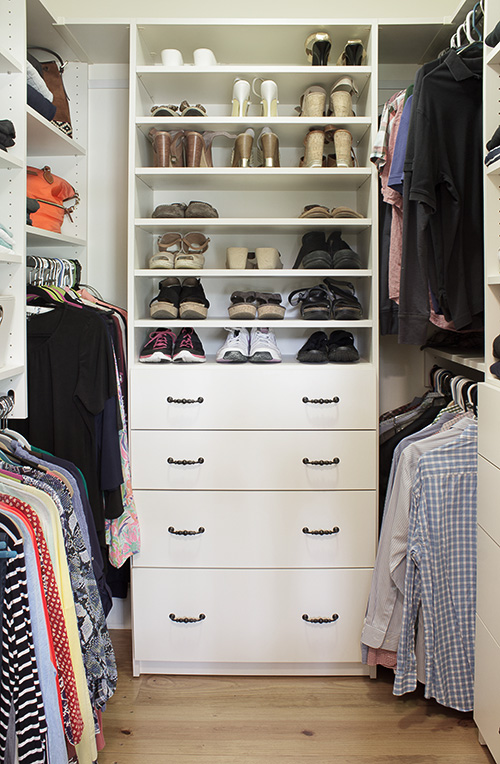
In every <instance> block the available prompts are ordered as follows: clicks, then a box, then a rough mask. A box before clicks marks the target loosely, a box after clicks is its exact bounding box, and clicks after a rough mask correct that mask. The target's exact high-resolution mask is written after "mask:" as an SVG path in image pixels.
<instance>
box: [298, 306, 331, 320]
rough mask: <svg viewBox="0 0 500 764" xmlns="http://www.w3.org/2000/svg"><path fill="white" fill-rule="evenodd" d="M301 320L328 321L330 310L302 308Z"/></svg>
mask: <svg viewBox="0 0 500 764" xmlns="http://www.w3.org/2000/svg"><path fill="white" fill-rule="evenodd" d="M302 318H303V319H307V320H311V321H328V319H329V318H330V310H329V309H328V308H312V307H311V308H303V310H302Z"/></svg>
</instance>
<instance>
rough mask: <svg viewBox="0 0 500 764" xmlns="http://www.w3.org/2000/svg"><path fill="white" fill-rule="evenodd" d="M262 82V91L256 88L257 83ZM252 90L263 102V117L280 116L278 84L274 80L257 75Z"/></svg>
mask: <svg viewBox="0 0 500 764" xmlns="http://www.w3.org/2000/svg"><path fill="white" fill-rule="evenodd" d="M256 82H261V83H262V84H261V86H260V93H257V91H256V90H255V83H256ZM252 90H253V92H254V93H255V95H256V96H257V97H258V98H260V102H261V104H262V116H263V117H277V116H278V104H279V101H278V86H277V84H276V83H275V82H274V81H273V80H264V79H262V77H256V78H255V79H254V80H253V81H252Z"/></svg>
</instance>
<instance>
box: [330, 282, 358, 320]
mask: <svg viewBox="0 0 500 764" xmlns="http://www.w3.org/2000/svg"><path fill="white" fill-rule="evenodd" d="M323 283H324V284H326V286H327V288H328V289H329V290H330V293H331V298H332V318H333V319H335V320H340V321H342V320H344V321H352V320H356V319H359V318H363V309H362V307H361V303H360V302H359V300H358V298H357V297H356V294H355V289H354V284H351V282H350V281H338V280H335V279H332V278H330V277H329V276H327V277H326V278H325V279H323Z"/></svg>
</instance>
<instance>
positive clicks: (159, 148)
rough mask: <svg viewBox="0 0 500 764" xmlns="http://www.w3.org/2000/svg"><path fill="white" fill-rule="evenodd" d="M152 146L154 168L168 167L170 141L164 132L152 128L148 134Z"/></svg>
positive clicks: (167, 134)
mask: <svg viewBox="0 0 500 764" xmlns="http://www.w3.org/2000/svg"><path fill="white" fill-rule="evenodd" d="M148 137H149V140H150V141H151V143H152V144H153V162H154V166H155V167H170V145H171V143H172V139H171V137H170V133H169V132H167V131H166V130H157V129H156V127H152V128H151V130H150V131H149V134H148Z"/></svg>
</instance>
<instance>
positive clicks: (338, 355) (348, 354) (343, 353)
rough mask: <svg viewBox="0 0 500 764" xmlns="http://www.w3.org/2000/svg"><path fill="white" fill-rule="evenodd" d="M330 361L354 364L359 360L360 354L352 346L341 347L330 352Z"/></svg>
mask: <svg viewBox="0 0 500 764" xmlns="http://www.w3.org/2000/svg"><path fill="white" fill-rule="evenodd" d="M328 360H329V361H330V363H353V362H354V361H358V360H359V353H358V351H357V350H356V348H354V347H352V346H350V345H344V346H342V345H341V346H340V347H337V348H335V349H334V350H330V351H329V352H328Z"/></svg>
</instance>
